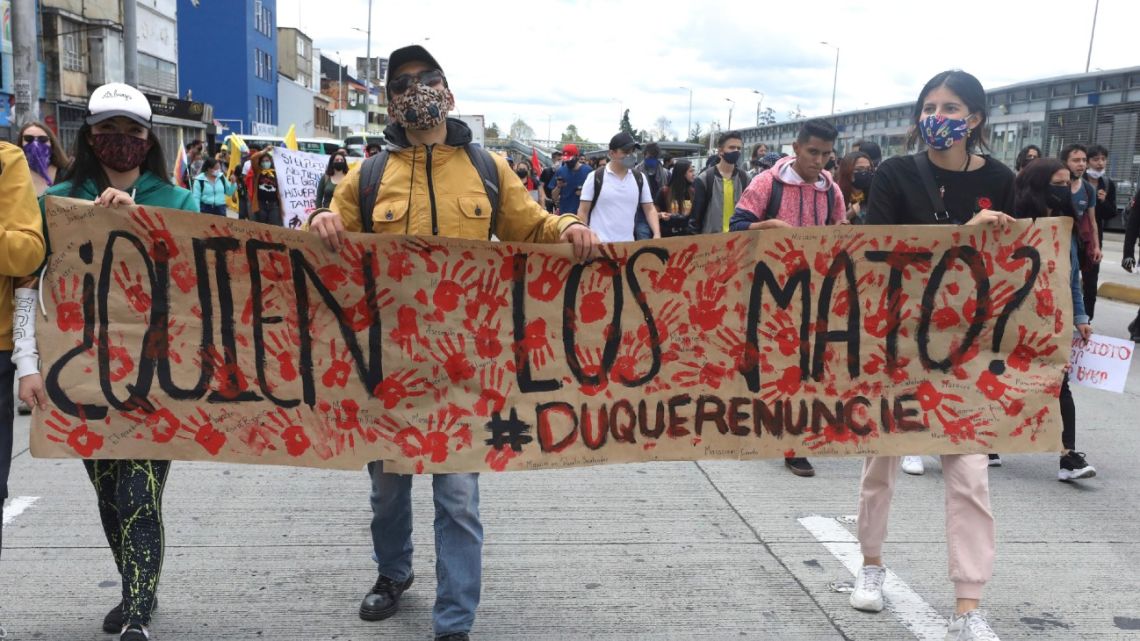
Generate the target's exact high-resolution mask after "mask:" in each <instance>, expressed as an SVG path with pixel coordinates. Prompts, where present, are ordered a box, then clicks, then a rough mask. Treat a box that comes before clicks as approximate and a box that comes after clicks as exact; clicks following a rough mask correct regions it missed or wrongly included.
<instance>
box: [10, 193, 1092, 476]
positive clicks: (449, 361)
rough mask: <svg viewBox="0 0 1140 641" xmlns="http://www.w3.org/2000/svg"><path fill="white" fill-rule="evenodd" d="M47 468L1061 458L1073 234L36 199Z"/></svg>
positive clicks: (430, 467) (37, 424)
mask: <svg viewBox="0 0 1140 641" xmlns="http://www.w3.org/2000/svg"><path fill="white" fill-rule="evenodd" d="M47 212H48V213H47V220H48V228H49V235H50V239H51V247H52V252H53V253H52V255H51V257H50V259H49V265H48V270H47V272H46V275H45V279H44V283H43V297H44V300H45V303H46V306H47V309H48V315H47V318H46V319H45V318H41V319H40V321H39V323H38V325H39V327H38V332H39V341H38V342H39V347H40V352H41V356H42V359H43V365H42V372H43V375H44V380H45V384H46V386H47V391H48V394H49V398H50V407H49V408H48V409H47V410H46V411H37V412H36V414H35V417H34V421H33V430H32V453H33V454H34V455H36V456H41V457H76V458H80V457H81V458H139V459H176V460H206V461H225V462H238V463H264V464H276V465H299V466H312V467H327V468H345V469H348V468H358V467H360V466H361V465H362V464H364V463H365V462H367V461H370V460H385V461H388V464H387V465H388V468H387V469H389V470H393V471H395V470H403V471H411V472H460V471H463V472H479V471H492V470H493V471H503V470H532V469H542V468H556V467H566V466H575V465H601V464H608V463H627V462H639V461H657V460H694V459H753V458H766V457H780V456H792V455H811V456H868V455H876V454H882V455H901V454H952V453H967V452H989V451H999V452H1043V451H1057V450H1059V449H1060V420H1059V416H1058V415H1059V407H1058V402H1057V395H1058V393H1059V389H1060V383H1061V377H1062V368H1063V367H1064V365H1065V362H1066V360H1067V356H1068V354H1067V349H1068V348H1067V344H1068V339H1069V336H1070V332H1071V324H1072V309H1071V306H1072V300H1071V293H1070V292H1071V290H1070V287H1069V282H1068V281H1069V242H1070V240H1069V239H1070V229H1071V224H1070V223H1069V222H1068V221H1062V220H1038V221H1036V222H1029V221H1023V222H1018V223H1017V224H1015V225H1013V226H1012V227H1011V228H1010V229H1008V230H1007V231H1005V232H1001V231H999V230H997V229H996V228H983V227H864V226H841V227H826V228H807V229H791V230H769V231H764V232H747V233H730V234H716V235H707V236H696V237H685V238H672V239H666V240H660V241H649V242H640V243H624V244H614V245H607V246H605V247H604V251H603V256H602V257H601V258H599V259H598V260H595V261H593V262H591V263H589V264H586V265H578V264H575V263H574V262H573V260H572V255H571V248H570V247H569V245H531V244H519V243H488V242H481V241H472V240H461V239H450V238H419V237H405V236H376V235H373V236H369V235H351V236H350V241H349V242H348V243H347V245H346V246H345V247H343V248H342V250H341V251H340V252H339V254H338V253H334V252H331V251H329V250H327V249H326V248H325V247H324V246H323V245H322V244H321V243H320V241H319V239H318V238H317V237H316V236H314V235H312V234H308V233H303V232H297V231H290V230H285V229H278V228H271V227H267V226H263V225H257V224H254V223H248V222H241V221H236V220H227V219H220V218H216V217H213V216H203V215H196V214H187V213H184V212H177V211H170V210H163V209H158V208H149V207H132V208H118V209H105V208H98V207H95V206H93V205H91V204H90V203H87V202H82V201H76V200H67V199H56V198H50V199H48V206H47Z"/></svg>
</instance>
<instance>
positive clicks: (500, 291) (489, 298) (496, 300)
mask: <svg viewBox="0 0 1140 641" xmlns="http://www.w3.org/2000/svg"><path fill="white" fill-rule="evenodd" d="M468 290H469V291H470V290H474V295H472V296H471V297H469V298H468V299H467V305H466V306H465V307H464V310H465V311H466V312H467V319H468V320H471V321H474V320H475V319H477V318H479V313H480V311H481V310H483V309H486V313H485V316H484V318H485V319H486V320H490V319H492V318H494V316H495V314H496V313H498V311H499V310H500V309H502V308H504V307H506V306H507V289H506V287H505V286H502V285H500V283H499V281H498V280H497V278H496V276H495V273H494V271H492V270H489V269H488V270H485V271H484V272H483V274H482V275H481V276H480V277H479V280H478V281H476V282H474V283H472V284H471V285H470V286H469V287H468Z"/></svg>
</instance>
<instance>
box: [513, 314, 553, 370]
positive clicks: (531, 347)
mask: <svg viewBox="0 0 1140 641" xmlns="http://www.w3.org/2000/svg"><path fill="white" fill-rule="evenodd" d="M514 349H515V352H516V354H518V353H519V350H525V351H526V352H527V353H528V354H529V356H530V361H531V362H532V363H534V364H535V365H537V366H538V367H540V368H542V367H545V366H546V363H547V362H548V361H549V360H550V359H553V358H554V348H553V347H551V346H550V338H549V337H548V336H547V335H546V319H545V318H536V319H534V320H532V321H531V322H529V323H527V325H526V333H525V338H523V340H522V342H521V343H518V344H516V345H515V346H514Z"/></svg>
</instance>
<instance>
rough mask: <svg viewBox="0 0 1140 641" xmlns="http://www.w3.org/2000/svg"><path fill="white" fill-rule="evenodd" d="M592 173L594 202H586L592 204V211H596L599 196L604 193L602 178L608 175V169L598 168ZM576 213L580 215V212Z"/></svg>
mask: <svg viewBox="0 0 1140 641" xmlns="http://www.w3.org/2000/svg"><path fill="white" fill-rule="evenodd" d="M591 173H593V174H594V199H593V200H587V201H586V202H588V203H590V211H594V204H595V203H597V202H598V196H600V195H601V193H602V177H603V176H604V175H605V173H606V168H605V167H598V168H597V169H595V170H594V171H593V172H591ZM574 213H578V212H574Z"/></svg>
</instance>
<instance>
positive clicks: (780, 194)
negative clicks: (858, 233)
mask: <svg viewBox="0 0 1140 641" xmlns="http://www.w3.org/2000/svg"><path fill="white" fill-rule="evenodd" d="M832 188H833V189H834V184H833V185H832ZM832 196H833V194H832V189H828V190H827V218H824V219H823V224H824V225H830V224H831V212H832V210H833V209H834V208H835V198H833V197H832ZM783 199H784V183H782V182H780V181H778V180H775V179H773V180H772V190H771V191H770V192H769V193H768V206H767V207H765V208H764V220H774V219H775V218H776V217H777V216H779V215H780V201H782V200H783Z"/></svg>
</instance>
